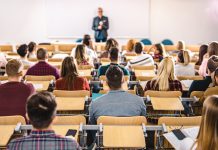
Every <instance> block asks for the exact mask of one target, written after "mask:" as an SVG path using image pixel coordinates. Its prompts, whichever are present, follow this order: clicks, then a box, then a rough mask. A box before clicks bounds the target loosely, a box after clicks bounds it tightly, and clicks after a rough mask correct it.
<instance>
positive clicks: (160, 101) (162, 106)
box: [151, 97, 184, 111]
mask: <svg viewBox="0 0 218 150" xmlns="http://www.w3.org/2000/svg"><path fill="white" fill-rule="evenodd" d="M151 104H152V107H153V109H154V110H179V111H181V110H184V107H183V105H182V102H181V101H180V99H179V98H162V97H151Z"/></svg>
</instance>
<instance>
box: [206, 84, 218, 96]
mask: <svg viewBox="0 0 218 150" xmlns="http://www.w3.org/2000/svg"><path fill="white" fill-rule="evenodd" d="M211 95H218V86H215V87H210V88H208V89H207V90H206V91H205V92H204V97H205V98H206V97H208V96H211Z"/></svg>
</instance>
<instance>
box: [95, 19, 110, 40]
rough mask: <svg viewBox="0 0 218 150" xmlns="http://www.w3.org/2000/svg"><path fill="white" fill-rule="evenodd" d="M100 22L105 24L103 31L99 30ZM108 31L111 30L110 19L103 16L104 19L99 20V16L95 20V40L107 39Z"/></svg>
mask: <svg viewBox="0 0 218 150" xmlns="http://www.w3.org/2000/svg"><path fill="white" fill-rule="evenodd" d="M100 21H102V22H103V27H102V29H101V30H99V29H98V26H99V23H100ZM108 29H109V21H108V17H105V16H102V18H99V17H98V16H97V17H95V18H94V19H93V23H92V30H94V31H95V38H96V39H101V38H107V36H108V33H107V30H108Z"/></svg>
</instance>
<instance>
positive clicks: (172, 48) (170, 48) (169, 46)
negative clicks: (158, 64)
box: [164, 45, 177, 51]
mask: <svg viewBox="0 0 218 150" xmlns="http://www.w3.org/2000/svg"><path fill="white" fill-rule="evenodd" d="M164 47H165V50H166V51H174V50H177V47H176V45H165V46H164Z"/></svg>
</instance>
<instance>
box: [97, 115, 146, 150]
mask: <svg viewBox="0 0 218 150" xmlns="http://www.w3.org/2000/svg"><path fill="white" fill-rule="evenodd" d="M100 123H102V124H103V125H104V127H103V133H102V135H103V143H102V145H103V147H104V148H109V149H110V148H124V149H125V148H130V149H134V148H137V149H138V148H144V147H145V136H144V132H143V129H142V126H141V125H142V124H146V123H147V120H146V118H145V117H144V116H135V117H112V116H101V117H99V118H98V120H97V124H100ZM111 133H113V134H111Z"/></svg>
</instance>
